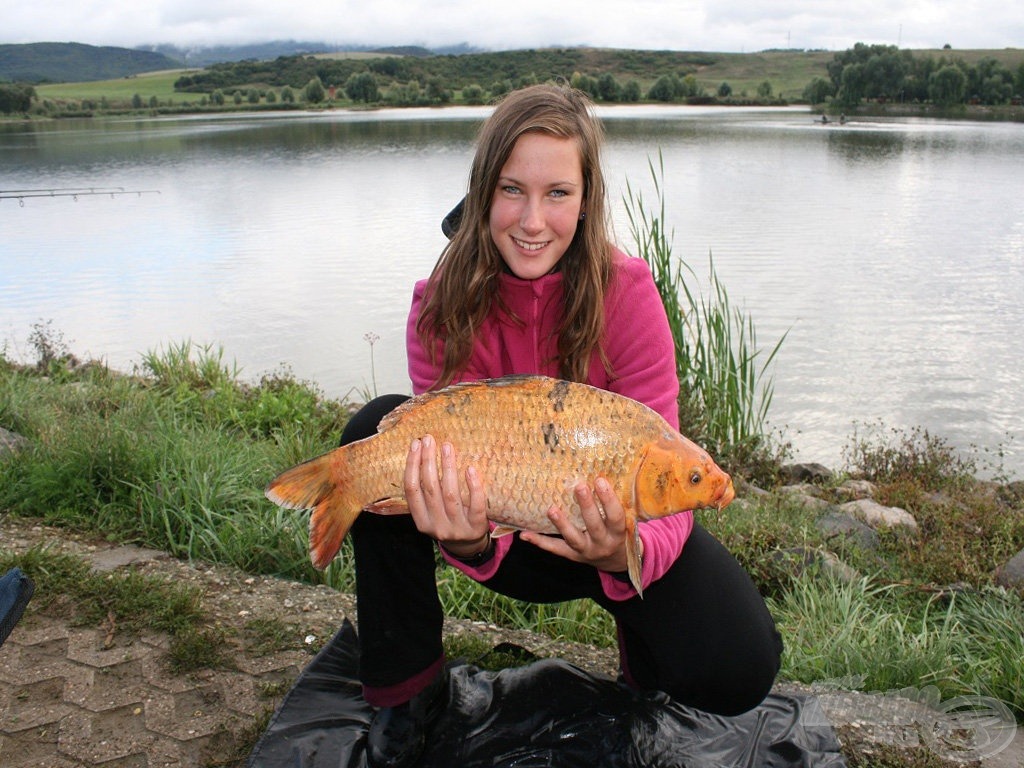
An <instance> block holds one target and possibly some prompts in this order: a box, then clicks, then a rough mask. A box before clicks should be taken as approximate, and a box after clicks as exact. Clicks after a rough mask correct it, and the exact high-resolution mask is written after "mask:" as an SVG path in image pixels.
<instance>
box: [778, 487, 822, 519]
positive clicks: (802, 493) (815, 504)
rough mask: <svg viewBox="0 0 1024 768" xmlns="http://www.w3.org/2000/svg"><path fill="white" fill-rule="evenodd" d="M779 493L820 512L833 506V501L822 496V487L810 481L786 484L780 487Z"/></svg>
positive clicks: (789, 499)
mask: <svg viewBox="0 0 1024 768" xmlns="http://www.w3.org/2000/svg"><path fill="white" fill-rule="evenodd" d="M778 493H779V494H780V495H782V496H784V497H785V498H786V500H787V501H790V502H793V503H796V504H799V505H800V506H801V507H806V508H807V509H811V510H815V511H818V512H825V511H827V510H829V509H832V507H833V505H832V503H831V502H829V501H827V500H826V499H823V498H821V496H820V494H821V489H820V488H818V486H816V485H810V484H809V483H801V484H800V485H784V486H782V487H781V488H779V489H778Z"/></svg>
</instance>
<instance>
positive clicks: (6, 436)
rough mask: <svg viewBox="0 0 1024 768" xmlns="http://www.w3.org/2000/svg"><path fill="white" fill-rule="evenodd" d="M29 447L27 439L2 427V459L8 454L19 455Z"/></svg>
mask: <svg viewBox="0 0 1024 768" xmlns="http://www.w3.org/2000/svg"><path fill="white" fill-rule="evenodd" d="M27 446H28V438H27V437H25V436H23V435H19V434H18V433H17V432H11V431H10V430H9V429H4V428H3V427H0V459H2V458H3V457H4V456H5V455H6V454H10V453H17V452H18V451H20V450H22V449H23V448H26V447H27Z"/></svg>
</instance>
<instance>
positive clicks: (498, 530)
mask: <svg viewBox="0 0 1024 768" xmlns="http://www.w3.org/2000/svg"><path fill="white" fill-rule="evenodd" d="M518 530H519V529H518V528H511V527H509V526H507V525H498V526H495V528H494V530H492V531H491V538H492V539H500V538H501V537H502V536H508V535H509V534H510V533H515V532H516V531H518Z"/></svg>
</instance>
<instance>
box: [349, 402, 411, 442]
mask: <svg viewBox="0 0 1024 768" xmlns="http://www.w3.org/2000/svg"><path fill="white" fill-rule="evenodd" d="M408 399H409V396H408V395H381V396H380V397H375V398H373V400H371V401H370V402H368V403H367V404H366V405H364V406H363V407H362V408H360V409H359V410H358V411H356V412H355V413H354V414H352V418H350V419H349V420H348V423H347V424H346V425H345V428H344V429H343V430H342V432H341V440H340V441H339V445H348V444H349V443H354V442H355V441H356V440H363V439H364V438H367V437H370V436H372V435H375V434H377V425H378V424H380V420H381V419H383V418H384V417H385V416H387V415H388V414H389V413H391V411H393V410H395V408H397V407H398V406H400V405H401V404H402V403H404V402H405V401H406V400H408Z"/></svg>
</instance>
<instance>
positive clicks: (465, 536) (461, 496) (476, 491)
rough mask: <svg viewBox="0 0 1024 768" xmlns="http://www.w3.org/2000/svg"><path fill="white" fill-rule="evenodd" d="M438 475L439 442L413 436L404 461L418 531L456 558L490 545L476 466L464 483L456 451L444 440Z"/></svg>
mask: <svg viewBox="0 0 1024 768" xmlns="http://www.w3.org/2000/svg"><path fill="white" fill-rule="evenodd" d="M440 468H441V471H440V474H439V473H438V450H437V443H436V442H435V440H434V438H433V437H431V436H430V435H425V436H424V437H423V438H421V439H418V440H413V441H412V445H411V446H410V447H409V454H408V456H407V457H406V460H405V477H404V486H405V500H406V502H407V503H408V505H409V512H410V513H411V514H412V518H413V520H414V521H415V523H416V528H417V529H418V530H419V531H420V532H421V533H424V534H426V535H427V536H430V537H431V538H432V539H436V540H437V541H438V542H439V543H440V544H442V545H443V546H444V548H445V549H446V550H448V552H449V553H451V554H452V555H454V556H455V557H460V558H467V557H472V556H473V555H475V554H477V553H479V552H481V551H483V550H484V549H485V548H486V547H487V546H488V540H487V537H488V536H489V535H490V527H489V526H488V524H487V515H486V512H487V503H486V502H487V500H486V496H485V494H484V488H483V483H482V482H481V480H480V475H479V473H478V472H477V471H476V469H475V468H474V467H469V468H468V469H467V470H466V478H465V479H466V484H465V487H463V485H462V483H461V481H460V478H459V470H458V468H457V467H456V464H455V449H454V448H452V446H451V443H444V444H443V445H442V446H441V451H440Z"/></svg>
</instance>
